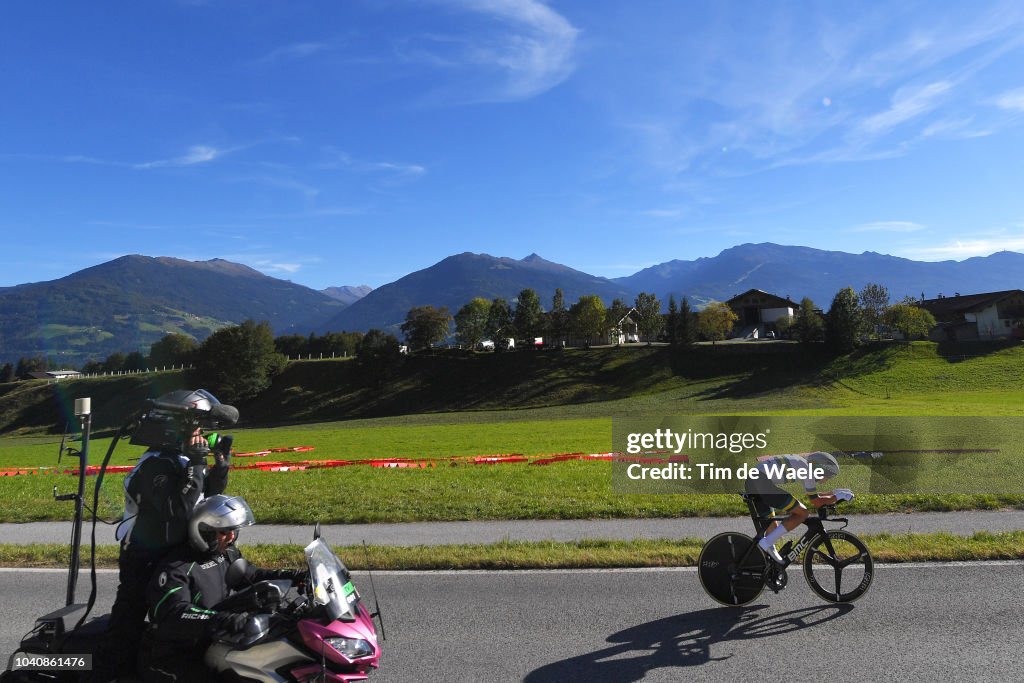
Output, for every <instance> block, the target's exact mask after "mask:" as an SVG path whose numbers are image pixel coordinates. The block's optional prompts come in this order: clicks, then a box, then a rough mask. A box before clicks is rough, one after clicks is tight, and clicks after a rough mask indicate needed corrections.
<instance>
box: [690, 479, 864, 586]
mask: <svg viewBox="0 0 1024 683" xmlns="http://www.w3.org/2000/svg"><path fill="white" fill-rule="evenodd" d="M740 495H741V496H743V500H744V501H746V503H747V507H748V508H749V509H750V518H751V520H752V521H753V522H754V528H755V529H756V530H757V535H756V536H754V538H751V537H750V536H747V535H746V534H742V533H739V532H736V531H727V532H724V533H721V534H718V535H717V536H715V537H713V538H711V539H710V540H709V541H708V542H707V543H705V544H704V547H703V548H702V549H701V551H700V558H699V560H698V565H697V568H698V572H697V573H698V574H699V576H700V583H701V585H702V586H703V587H704V590H705V591H706V592H707V594H708V595H710V596H711V597H712V598H713V599H715V600H716V601H718V602H720V603H722V604H723V605H730V606H741V605H746V604H749V603H751V602H753V601H754V600H755V599H757V596H759V595H760V594H761V591H763V590H764V588H765V586H767V587H768V588H770V589H771V590H772V591H773V592H775V593H778V592H779V591H781V590H782V589H783V588H785V587H786V583H787V581H788V578H787V576H786V568H787V567H789V565H791V564H793V563H794V562H796V561H797V560H798V558H799V557H800V555H801V553H803V569H804V578H805V579H806V580H807V584H808V585H809V586H810V587H811V590H812V591H814V592H815V593H816V594H817V595H818V596H819V597H820V598H822V599H823V600H827V601H829V602H836V603H845V602H853V601H854V600H856V599H857V598H860V597H861V596H863V595H864V594H865V593H867V592H868V589H869V588H870V587H871V579H872V578H873V577H874V561H873V560H872V559H871V552H870V551H869V550H868V548H867V546H866V545H864V542H863V541H861V540H860V539H859V538H857V537H856V536H855V535H854V534H853V533H851V532H849V531H845V528H846V526H847V525H848V524H849V520H848V519H846V518H845V517H832V516H831V515H832V514H834V513H835V511H836V506H835V505H825V506H822V507H820V508H818V514H817V516H813V515H810V516H808V517H807V520H806V521H805V522H804V524H805V525H806V526H807V531H806V532H805V533H804V535H803V536H802V537H801V538H800V540H799V541H797V542H796V544H795V545H794V543H793V542H792V541H788V542H787V543H786V544H785V545H784V546H782V548H781V549H780V550H779V554H780V555H781V556H782V559H783V564H782V565H778V564H776V563H775V562H773V561H772V560H770V559H769V558H768V556H767V555H765V553H764V551H763V550H761V548H760V547H758V541H760V540H761V539H762V538H764V534H765V529H767V527H768V525H769V524H770V523H771V522H772V521H776V519H775V518H772V517H765V516H762V515H759V514H758V511H757V508H756V506H755V505H754V500H753V498H752V496H751V495H750V494H746V493H742V494H740ZM825 522H829V523H837V524H839V523H841V524H842V525H843V526H842V527H840V528H839V529H829V530H826V529H825V525H824V523H825Z"/></svg>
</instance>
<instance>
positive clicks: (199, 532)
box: [188, 495, 256, 553]
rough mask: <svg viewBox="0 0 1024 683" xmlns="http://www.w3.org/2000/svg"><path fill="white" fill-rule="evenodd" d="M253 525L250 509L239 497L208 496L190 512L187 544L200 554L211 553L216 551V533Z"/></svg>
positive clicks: (253, 519)
mask: <svg viewBox="0 0 1024 683" xmlns="http://www.w3.org/2000/svg"><path fill="white" fill-rule="evenodd" d="M255 523H256V518H255V517H253V514H252V509H251V508H250V507H249V504H248V503H246V502H245V499H244V498H242V497H241V496H225V495H217V496H210V497H209V498H206V499H204V500H202V501H200V502H199V504H198V505H196V507H195V509H194V510H193V511H192V517H191V518H189V520H188V542H189V544H190V545H191V546H192V547H193V548H195V549H196V550H198V551H200V552H204V553H206V552H213V551H214V550H216V549H217V532H219V531H238V530H239V529H241V528H242V527H244V526H252V525H253V524H255Z"/></svg>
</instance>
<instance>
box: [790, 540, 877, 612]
mask: <svg viewBox="0 0 1024 683" xmlns="http://www.w3.org/2000/svg"><path fill="white" fill-rule="evenodd" d="M874 573H875V563H874V561H873V560H872V559H871V552H870V551H869V550H868V548H867V546H866V545H864V542H863V541H861V540H860V539H859V538H857V537H856V536H854V535H853V534H851V533H850V532H848V531H828V532H825V533H824V534H819V535H818V536H817V537H816V538H815V539H814V540H813V541H811V544H810V545H809V546H808V547H807V551H806V554H805V555H804V577H805V578H806V579H807V585H809V586H810V587H811V590H812V591H814V592H815V593H817V594H818V596H819V597H820V598H821V599H822V600H828V601H829V602H853V601H854V600H856V599H857V598H859V597H861V596H862V595H864V594H865V593H867V592H868V588H870V587H871V579H872V578H874Z"/></svg>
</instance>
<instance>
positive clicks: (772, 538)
mask: <svg viewBox="0 0 1024 683" xmlns="http://www.w3.org/2000/svg"><path fill="white" fill-rule="evenodd" d="M787 531H788V529H786V527H784V526H782V525H781V524H780V525H778V526H777V527H775V528H774V529H772V530H771V531H770V532H769V533H768V534H767V535H766V536H765V537H764V538H762V539H761V542H760V544H759V545H760V546H761V547H762V548H764V549H767V548H770V547H771V546H773V545H775V542H776V541H777V540H779V539H780V538H782V537H783V536H785V535H786V532H787Z"/></svg>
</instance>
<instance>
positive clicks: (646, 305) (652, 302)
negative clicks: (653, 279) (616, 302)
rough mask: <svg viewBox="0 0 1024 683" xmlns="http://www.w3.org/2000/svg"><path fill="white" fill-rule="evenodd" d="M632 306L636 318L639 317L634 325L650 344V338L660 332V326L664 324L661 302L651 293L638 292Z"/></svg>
mask: <svg viewBox="0 0 1024 683" xmlns="http://www.w3.org/2000/svg"><path fill="white" fill-rule="evenodd" d="M633 306H634V308H636V314H637V318H639V319H638V320H637V321H636V325H637V327H638V328H639V330H640V334H642V335H644V337H646V338H647V344H648V345H650V343H651V339H652V338H654V337H656V336H657V335H658V333H659V332H661V328H662V326H663V325H664V324H665V321H664V319H663V318H662V317H661V302H660V301H658V298H657V297H656V296H654V295H653V294H648V293H647V292H640V293H639V294H637V295H636V301H635V302H634V304H633Z"/></svg>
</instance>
